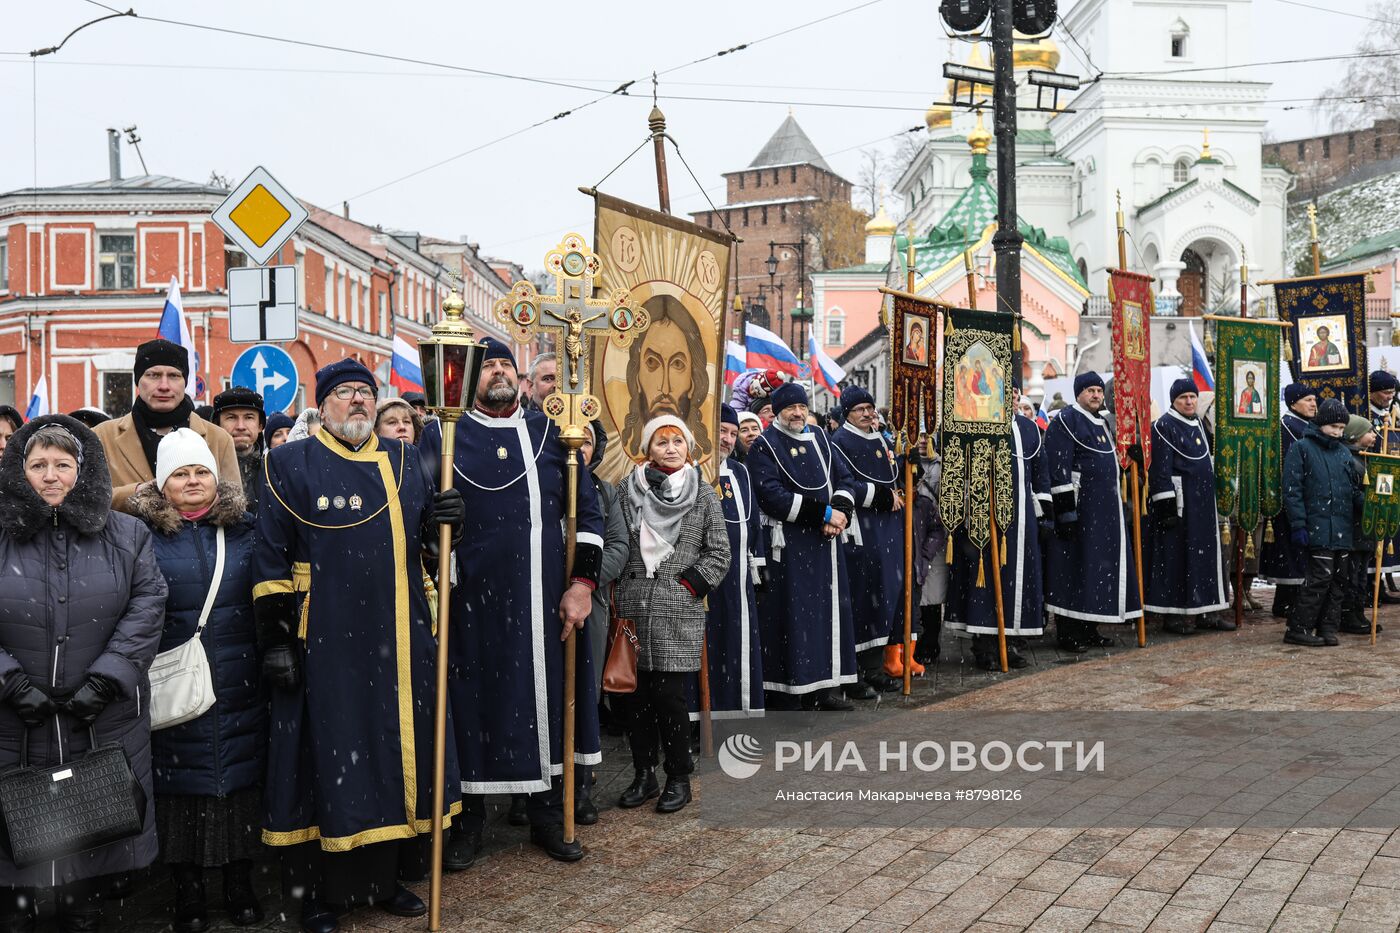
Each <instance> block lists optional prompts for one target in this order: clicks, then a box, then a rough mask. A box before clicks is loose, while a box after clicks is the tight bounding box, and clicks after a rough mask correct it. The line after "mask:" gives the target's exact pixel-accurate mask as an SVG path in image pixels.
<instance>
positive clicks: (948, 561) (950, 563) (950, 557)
mask: <svg viewBox="0 0 1400 933" xmlns="http://www.w3.org/2000/svg"><path fill="white" fill-rule="evenodd" d="M943 562H944V563H945V564H947V565H948V566H949V567H951V566H953V536H952V534H949V535H948V557H947V559H946V560H944V561H943Z"/></svg>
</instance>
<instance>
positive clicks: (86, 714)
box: [63, 674, 117, 723]
mask: <svg viewBox="0 0 1400 933" xmlns="http://www.w3.org/2000/svg"><path fill="white" fill-rule="evenodd" d="M116 698H117V685H116V684H114V683H112V682H111V681H110V680H108V679H107V678H106V677H103V676H101V675H99V674H89V675H88V678H87V680H85V681H83V685H82V686H81V687H79V688H78V689H77V690H76V691H75V692H74V693H73V695H72V696H71V697H69V698H68V702H67V703H65V704H63V708H64V710H66V711H67V713H68V715H70V716H72V717H73V718H74V719H77V720H79V721H80V722H84V723H91V722H92V721H93V720H95V719H96V718H97V716H98V714H99V713H101V712H102V711H103V710H104V709H106V708H107V704H108V703H111V702H112V701H113V700H115V699H116Z"/></svg>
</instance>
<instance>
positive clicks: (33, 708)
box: [5, 674, 55, 727]
mask: <svg viewBox="0 0 1400 933" xmlns="http://www.w3.org/2000/svg"><path fill="white" fill-rule="evenodd" d="M5 703H6V704H8V705H9V707H10V709H12V710H14V711H15V713H16V714H17V715H18V716H19V718H20V721H21V722H23V723H24V724H25V725H26V726H30V727H33V726H37V725H39V724H41V723H42V722H43V721H44V720H45V719H47V718H48V717H50V716H52V715H53V714H54V708H55V707H54V705H53V700H51V699H49V695H48V694H47V693H45V692H44V691H42V690H40V689H39V688H38V687H36V686H34V685H33V684H31V683H30V682H29V678H28V677H25V676H24V675H23V674H21V675H20V680H19V683H18V685H17V686H16V687H15V689H14V690H13V691H12V692H11V693H10V695H9V697H8V698H7V699H6V700H5Z"/></svg>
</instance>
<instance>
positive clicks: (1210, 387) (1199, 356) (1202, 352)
mask: <svg viewBox="0 0 1400 933" xmlns="http://www.w3.org/2000/svg"><path fill="white" fill-rule="evenodd" d="M1186 326H1187V327H1188V328H1190V330H1191V380H1192V381H1193V382H1195V383H1196V391H1197V392H1214V391H1215V377H1214V376H1212V375H1211V373H1210V363H1209V362H1207V360H1206V348H1205V347H1204V346H1202V345H1201V338H1200V337H1197V336H1196V328H1195V327H1192V326H1191V325H1190V324H1189V323H1188V324H1187V325H1186Z"/></svg>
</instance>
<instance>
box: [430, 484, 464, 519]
mask: <svg viewBox="0 0 1400 933" xmlns="http://www.w3.org/2000/svg"><path fill="white" fill-rule="evenodd" d="M466 520H467V504H466V503H465V502H463V501H462V493H461V492H460V491H459V490H456V489H447V490H443V491H440V492H435V493H433V507H432V509H431V510H430V511H429V512H428V521H429V522H431V523H432V524H434V525H451V526H452V527H454V528H460V527H462V523H463V522H464V521H466Z"/></svg>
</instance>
